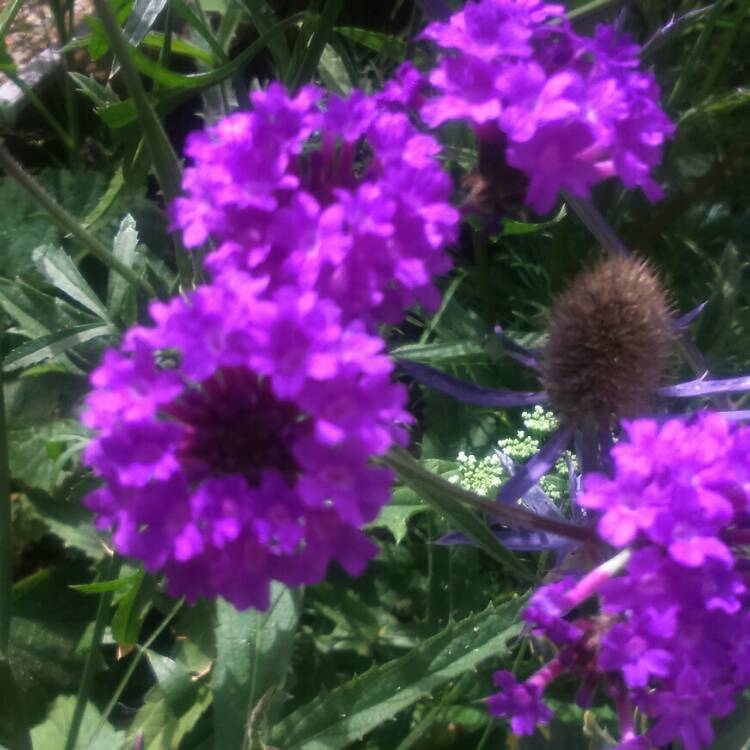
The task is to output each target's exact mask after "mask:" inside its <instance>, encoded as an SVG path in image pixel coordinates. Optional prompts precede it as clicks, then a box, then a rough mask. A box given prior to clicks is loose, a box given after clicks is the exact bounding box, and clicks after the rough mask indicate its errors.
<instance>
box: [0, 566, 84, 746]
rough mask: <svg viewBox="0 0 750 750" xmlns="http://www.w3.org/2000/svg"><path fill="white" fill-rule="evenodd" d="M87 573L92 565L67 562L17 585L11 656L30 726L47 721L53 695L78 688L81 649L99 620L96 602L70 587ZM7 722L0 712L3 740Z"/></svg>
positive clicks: (23, 580)
mask: <svg viewBox="0 0 750 750" xmlns="http://www.w3.org/2000/svg"><path fill="white" fill-rule="evenodd" d="M86 575H90V570H89V567H88V564H87V563H86V564H83V563H77V562H75V561H73V560H68V561H67V562H66V563H65V565H64V567H59V568H45V569H41V570H39V571H38V572H36V573H34V574H33V575H32V576H29V577H27V578H24V579H22V580H21V581H18V582H17V583H16V584H15V585H14V586H13V618H12V621H11V645H10V656H11V663H12V664H13V671H14V674H15V678H16V681H17V682H18V685H19V690H20V697H21V701H22V702H23V705H24V709H25V712H26V714H27V720H28V722H29V724H30V725H31V726H34V725H35V724H38V723H39V722H41V721H43V719H44V718H45V716H46V714H47V707H48V703H49V702H51V700H52V699H53V698H54V697H56V696H58V695H61V694H65V693H68V694H71V693H75V691H76V690H77V689H78V684H79V681H80V677H81V669H82V668H83V657H82V655H80V654H78V653H77V652H76V646H77V644H78V642H79V641H80V638H81V635H82V634H83V633H84V631H85V629H86V625H87V623H89V622H91V621H92V620H93V619H94V616H95V612H96V601H95V600H94V598H93V597H83V596H81V595H80V594H77V593H76V592H74V591H71V590H70V589H69V588H68V586H69V584H71V583H76V581H80V580H82V579H83V578H84V577H85V576H86ZM7 719H8V717H6V716H4V715H3V711H2V710H0V736H3V735H4V731H3V728H4V725H5V723H6V721H7ZM52 747H55V748H56V750H57V748H59V747H60V745H59V744H58V745H57V746H54V745H53V746H52Z"/></svg>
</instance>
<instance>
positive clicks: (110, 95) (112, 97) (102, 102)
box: [68, 71, 120, 107]
mask: <svg viewBox="0 0 750 750" xmlns="http://www.w3.org/2000/svg"><path fill="white" fill-rule="evenodd" d="M68 75H69V76H70V77H71V78H72V79H73V82H74V83H75V85H76V88H77V89H78V91H80V92H81V93H82V94H83V95H84V96H85V97H87V98H88V99H90V100H91V101H92V102H94V104H95V105H96V106H97V107H103V106H106V105H107V104H115V103H116V102H119V101H120V97H119V96H117V94H116V93H115V92H114V91H113V89H112V87H111V86H110V85H109V84H107V85H106V86H102V84H101V83H99V81H97V80H96V78H94V76H93V75H90V76H85V75H83V74H81V73H76V72H74V71H70V72H69V73H68Z"/></svg>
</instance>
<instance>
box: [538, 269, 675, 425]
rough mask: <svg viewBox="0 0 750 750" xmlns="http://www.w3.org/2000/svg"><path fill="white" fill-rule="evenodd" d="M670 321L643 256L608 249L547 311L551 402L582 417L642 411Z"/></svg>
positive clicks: (661, 361) (602, 418) (665, 355)
mask: <svg viewBox="0 0 750 750" xmlns="http://www.w3.org/2000/svg"><path fill="white" fill-rule="evenodd" d="M672 322H673V320H672V311H671V308H670V305H669V302H668V299H667V295H666V292H665V291H664V288H663V287H662V285H661V283H660V282H659V279H658V277H657V275H656V273H655V272H654V270H653V268H652V267H651V266H650V265H649V264H648V263H647V262H646V261H644V260H642V259H640V258H634V257H620V256H618V257H611V258H608V259H606V260H604V261H603V262H601V263H599V265H597V266H596V267H595V268H594V269H593V270H590V271H586V272H584V273H582V274H580V275H579V276H578V277H576V278H575V279H574V280H573V283H572V284H571V285H570V287H569V288H568V289H567V290H566V291H565V292H563V293H562V294H561V295H560V297H558V299H557V300H556V301H555V303H554V305H553V307H552V312H551V315H550V321H549V341H548V343H547V346H546V348H545V350H544V356H543V360H542V380H543V382H544V387H545V389H546V390H547V393H548V394H549V397H550V403H551V405H552V408H553V410H554V411H555V412H556V413H557V414H558V416H559V417H560V418H562V419H563V420H564V421H568V422H573V423H575V424H584V425H586V424H596V425H602V424H609V423H611V422H612V421H613V420H617V419H620V418H621V417H631V416H635V415H637V414H639V413H642V412H643V410H644V409H646V408H647V407H648V406H649V404H650V402H651V399H652V397H653V394H654V391H655V389H656V388H657V387H658V386H659V385H660V383H661V380H662V377H663V375H664V373H665V371H666V370H667V367H668V364H669V356H670V350H671V348H672V345H673V343H674V339H675V335H674V331H673V325H672Z"/></svg>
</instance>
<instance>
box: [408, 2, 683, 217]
mask: <svg viewBox="0 0 750 750" xmlns="http://www.w3.org/2000/svg"><path fill="white" fill-rule="evenodd" d="M563 12H564V9H563V8H562V7H561V6H559V5H550V4H547V3H544V2H537V1H536V0H524V1H520V0H519V1H518V2H514V1H513V0H471V1H470V2H468V3H467V4H466V5H465V6H464V7H463V8H462V9H461V10H459V11H457V12H456V13H454V14H453V15H452V16H451V17H450V18H449V19H448V20H447V21H445V22H442V21H440V22H435V23H432V24H430V25H429V26H428V27H427V28H426V29H425V31H424V33H423V38H425V39H428V40H430V41H432V42H434V43H435V44H436V45H437V46H438V48H439V49H440V55H439V58H438V63H437V65H436V67H435V68H434V70H433V71H432V72H431V73H430V74H429V81H430V84H431V85H432V87H433V89H434V90H435V95H434V96H433V97H431V98H428V99H427V100H426V101H425V103H424V105H423V106H422V110H421V114H422V117H423V118H424V120H425V122H427V124H428V125H431V126H433V127H435V126H438V125H440V124H442V123H443V122H446V121H448V120H466V121H467V122H469V123H471V124H472V125H473V126H474V127H475V128H476V130H477V138H478V139H479V141H480V144H479V150H480V153H481V152H482V150H483V149H482V145H481V141H483V140H489V142H492V143H493V144H496V145H497V144H500V143H501V142H502V139H501V138H499V137H498V136H499V134H502V135H504V136H505V138H506V139H507V146H506V153H505V157H506V159H507V163H508V164H510V165H511V166H513V167H516V168H518V169H520V170H521V171H522V172H524V173H525V174H526V175H527V176H528V178H529V187H528V191H527V195H526V202H527V203H529V204H530V205H531V206H533V207H534V208H535V209H536V210H537V211H539V212H541V213H544V212H546V211H549V210H550V209H551V208H552V207H553V206H554V203H555V200H556V198H557V195H558V193H559V192H560V191H561V190H568V191H570V192H571V193H572V194H573V195H576V196H578V197H581V198H586V197H587V196H588V195H589V193H590V191H591V188H592V187H593V186H594V185H595V184H597V183H598V182H601V181H602V180H604V179H607V178H608V177H612V176H614V175H617V176H618V177H619V178H620V179H621V180H622V182H623V184H624V185H625V186H626V187H627V188H634V187H640V188H642V189H643V191H644V192H645V194H646V196H647V197H648V198H649V199H651V200H657V199H658V198H660V197H661V194H662V191H661V188H660V187H659V186H658V184H657V183H656V182H655V180H654V179H653V177H652V171H653V169H654V168H655V167H656V166H658V164H659V162H660V161H661V152H662V149H663V146H664V143H665V141H666V139H668V138H670V137H671V136H672V134H673V133H674V125H673V124H672V123H671V121H670V120H669V118H668V117H667V116H666V115H665V114H664V112H663V110H662V109H661V108H660V106H659V89H658V86H657V84H656V81H655V79H654V76H653V75H652V74H651V73H644V72H642V71H640V70H639V60H638V55H639V52H640V50H639V48H638V45H636V44H635V43H634V42H633V41H632V40H631V38H630V37H629V36H628V35H627V34H624V33H621V32H618V31H616V30H615V29H614V28H612V27H608V26H598V27H597V28H596V30H595V34H594V37H593V38H585V37H581V36H579V35H578V34H577V33H576V32H575V31H574V30H573V29H572V27H571V26H570V24H569V23H567V21H566V20H565V18H564V17H563ZM493 131H494V132H493ZM480 162H481V160H480ZM481 168H482V164H481V163H480V170H481ZM485 177H486V178H488V179H491V175H485Z"/></svg>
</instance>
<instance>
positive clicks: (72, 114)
mask: <svg viewBox="0 0 750 750" xmlns="http://www.w3.org/2000/svg"><path fill="white" fill-rule="evenodd" d="M72 4H73V3H72V2H71V5H72ZM50 5H51V6H52V15H53V17H54V20H55V28H56V30H57V38H58V40H59V42H60V47H63V48H64V47H65V45H66V44H67V43H68V41H69V40H70V34H69V33H68V27H67V25H66V19H65V9H64V8H63V7H62V4H61V2H60V0H52V1H51V2H50ZM72 61H73V57H72V52H70V51H67V52H63V53H62V55H61V62H62V65H61V68H62V69H61V73H62V76H63V81H62V87H63V97H64V99H65V112H66V114H67V117H68V128H69V129H70V139H71V140H72V141H73V143H74V144H75V145H76V146H77V145H78V143H79V142H80V135H81V134H80V128H79V125H78V110H77V109H76V103H75V95H74V91H73V85H72V83H71V80H70V76H69V75H68V73H69V72H70V69H71V67H72V66H71V63H72Z"/></svg>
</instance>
